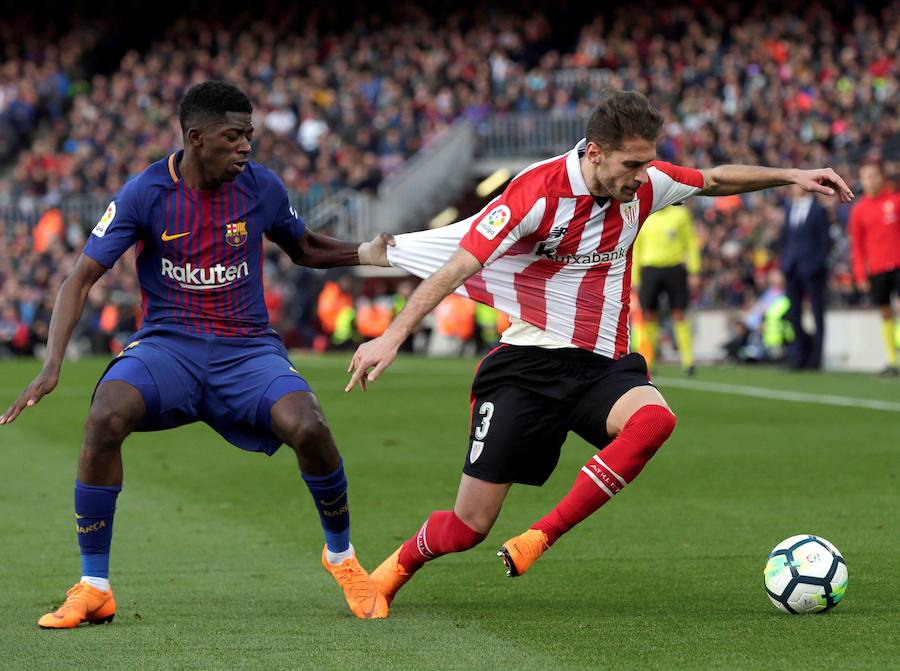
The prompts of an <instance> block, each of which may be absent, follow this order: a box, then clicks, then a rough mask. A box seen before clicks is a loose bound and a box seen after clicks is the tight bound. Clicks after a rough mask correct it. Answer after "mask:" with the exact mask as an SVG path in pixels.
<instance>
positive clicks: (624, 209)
mask: <svg viewBox="0 0 900 671" xmlns="http://www.w3.org/2000/svg"><path fill="white" fill-rule="evenodd" d="M619 213H620V214H621V215H622V221H623V222H625V225H626V226H628V228H634V227H635V226H636V225H637V223H638V219H639V218H640V216H641V201H640V200H638V199H637V198H635V199H634V200H630V201H628V202H627V203H622V204H621V205H619Z"/></svg>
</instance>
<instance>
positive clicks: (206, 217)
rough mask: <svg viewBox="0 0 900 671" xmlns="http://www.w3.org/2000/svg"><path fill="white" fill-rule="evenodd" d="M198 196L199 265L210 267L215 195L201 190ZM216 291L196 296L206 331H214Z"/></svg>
mask: <svg viewBox="0 0 900 671" xmlns="http://www.w3.org/2000/svg"><path fill="white" fill-rule="evenodd" d="M198 195H199V196H200V197H199V198H198V199H197V210H196V212H195V217H194V220H195V221H196V222H197V223H198V224H199V226H198V227H197V233H198V235H197V237H198V238H199V242H200V254H199V259H200V267H201V268H212V267H213V266H214V265H215V263H214V262H213V253H212V252H213V245H214V244H215V243H214V242H213V235H212V232H213V199H214V198H215V196H214V195H213V194H211V193H209V192H208V191H201V192H200V193H199V194H198ZM216 293H217V291H216V290H215V289H210V290H209V291H201V292H200V295H199V296H198V299H199V302H200V310H199V312H200V317H201V320H202V321H201V323H202V324H203V329H204V330H205V331H206V332H207V333H210V334H212V333H215V332H216V328H215V322H214V321H213V320H214V315H215V309H216V308H215V303H216V300H217V297H216Z"/></svg>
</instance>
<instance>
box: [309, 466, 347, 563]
mask: <svg viewBox="0 0 900 671" xmlns="http://www.w3.org/2000/svg"><path fill="white" fill-rule="evenodd" d="M300 475H301V476H302V477H303V481H304V482H305V483H306V486H307V487H309V493H310V494H312V497H313V501H314V502H315V504H316V509H317V510H318V511H319V520H320V521H321V522H322V529H323V531H324V532H325V543H326V545H328V549H329V550H331V551H332V552H344V551H345V550H347V549H348V548H349V547H350V507H349V506H348V505H347V477H346V476H345V475H344V460H343V459H342V460H341V463H340V464H339V465H338V467H337V469H336V470H335V471H334V473H329V474H328V475H306V474H305V473H301V474H300Z"/></svg>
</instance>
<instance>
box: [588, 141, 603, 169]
mask: <svg viewBox="0 0 900 671" xmlns="http://www.w3.org/2000/svg"><path fill="white" fill-rule="evenodd" d="M585 153H586V154H587V157H588V161H590V162H591V163H593V164H594V165H600V164H601V163H602V162H603V150H602V149H601V148H600V145H598V144H597V143H596V142H588V143H587V146H586V147H585Z"/></svg>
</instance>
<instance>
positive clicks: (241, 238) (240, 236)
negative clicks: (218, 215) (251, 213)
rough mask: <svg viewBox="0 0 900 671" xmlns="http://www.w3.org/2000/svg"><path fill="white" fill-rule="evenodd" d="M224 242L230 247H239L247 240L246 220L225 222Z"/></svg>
mask: <svg viewBox="0 0 900 671" xmlns="http://www.w3.org/2000/svg"><path fill="white" fill-rule="evenodd" d="M225 242H227V243H228V244H229V245H231V246H232V247H240V246H241V245H243V244H244V243H245V242H247V222H246V221H232V222H231V223H230V224H225Z"/></svg>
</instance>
